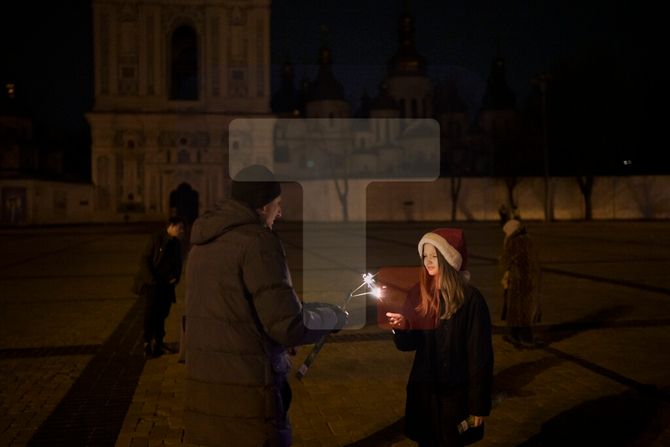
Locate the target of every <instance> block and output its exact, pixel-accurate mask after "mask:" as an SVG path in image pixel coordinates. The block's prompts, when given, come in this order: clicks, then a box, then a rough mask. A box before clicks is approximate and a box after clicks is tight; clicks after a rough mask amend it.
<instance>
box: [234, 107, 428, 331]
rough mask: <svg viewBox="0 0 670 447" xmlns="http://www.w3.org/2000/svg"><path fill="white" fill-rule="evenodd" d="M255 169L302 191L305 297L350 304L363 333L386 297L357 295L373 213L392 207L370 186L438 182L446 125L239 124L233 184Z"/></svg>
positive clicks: (402, 121) (353, 324) (380, 121)
mask: <svg viewBox="0 0 670 447" xmlns="http://www.w3.org/2000/svg"><path fill="white" fill-rule="evenodd" d="M251 165H263V166H265V167H267V168H268V169H269V170H270V171H272V172H273V173H274V175H275V178H276V179H277V180H279V181H281V182H294V183H298V184H299V185H300V187H301V193H302V216H298V218H299V219H300V220H301V221H302V231H303V234H302V246H301V250H302V255H303V272H302V281H303V299H304V300H305V301H306V302H310V301H320V302H329V303H332V304H337V305H343V304H344V302H345V300H346V302H347V310H348V311H349V314H350V320H349V324H348V326H347V327H348V328H353V329H357V328H361V327H363V326H364V325H365V324H366V320H365V314H366V301H367V300H368V299H373V300H374V299H383V292H382V293H381V296H369V294H363V295H360V296H357V297H354V298H352V297H351V296H350V295H351V290H352V289H354V288H356V287H357V286H358V285H359V283H360V282H361V275H362V274H364V273H366V272H368V266H367V265H366V255H365V246H366V233H365V228H366V210H367V209H368V207H369V206H384V203H378V204H368V203H366V190H367V187H368V185H369V184H370V183H372V182H403V181H405V182H417V181H433V180H435V179H437V178H438V177H439V173H440V129H439V124H438V123H437V122H436V121H435V120H432V119H406V118H370V119H348V118H310V119H301V118H289V119H273V118H248V119H236V120H234V121H232V122H231V124H230V128H229V170H230V176H231V178H234V177H235V175H236V174H237V173H238V172H239V171H240V170H241V169H243V168H245V167H247V166H251ZM247 180H250V181H263V180H265V179H262V178H258V179H247ZM388 200H393V198H392V197H389V198H388ZM285 214H290V210H286V211H285Z"/></svg>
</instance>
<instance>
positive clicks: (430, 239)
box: [418, 228, 470, 279]
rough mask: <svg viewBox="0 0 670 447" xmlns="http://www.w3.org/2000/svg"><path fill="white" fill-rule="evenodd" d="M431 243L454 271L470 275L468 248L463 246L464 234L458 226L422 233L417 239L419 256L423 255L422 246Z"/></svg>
mask: <svg viewBox="0 0 670 447" xmlns="http://www.w3.org/2000/svg"><path fill="white" fill-rule="evenodd" d="M425 244H431V245H433V246H434V247H435V248H436V249H437V251H439V252H440V253H441V254H442V256H444V259H446V260H447V262H448V263H449V265H450V266H452V267H453V268H454V269H455V270H456V271H460V272H462V273H463V275H464V276H465V277H466V279H467V278H469V276H470V272H468V271H467V269H468V249H467V247H466V246H465V234H464V233H463V230H462V229H460V228H438V229H436V230H433V231H431V232H430V233H426V234H424V235H423V237H422V238H421V240H420V241H419V246H418V248H419V257H423V246H424V245H425Z"/></svg>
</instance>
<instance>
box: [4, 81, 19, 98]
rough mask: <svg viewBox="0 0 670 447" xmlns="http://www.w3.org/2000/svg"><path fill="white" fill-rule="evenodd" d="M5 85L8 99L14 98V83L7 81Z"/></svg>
mask: <svg viewBox="0 0 670 447" xmlns="http://www.w3.org/2000/svg"><path fill="white" fill-rule="evenodd" d="M5 87H6V88H7V97H9V99H14V95H16V85H14V84H13V83H12V82H8V83H7V84H5Z"/></svg>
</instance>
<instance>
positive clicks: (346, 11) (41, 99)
mask: <svg viewBox="0 0 670 447" xmlns="http://www.w3.org/2000/svg"><path fill="white" fill-rule="evenodd" d="M638 3H639V2H633V1H631V2H623V1H619V2H614V1H605V0H589V1H583V2H565V1H545V2H541V1H529V0H526V1H521V0H508V1H488V2H483V1H459V2H454V1H445V0H442V1H430V0H411V1H410V2H409V5H410V10H411V13H412V15H413V16H414V18H415V26H416V30H417V35H416V41H417V49H418V51H419V53H420V54H422V55H423V56H424V57H425V58H426V61H427V66H428V74H429V76H431V77H432V78H433V79H435V80H444V79H446V78H450V79H453V80H455V81H456V82H457V84H458V85H459V88H460V89H461V91H462V92H463V93H462V95H463V96H464V98H463V99H465V100H466V102H468V103H469V104H470V105H471V107H477V104H478V101H479V99H480V97H481V95H482V94H483V89H484V87H485V83H486V77H487V75H488V71H489V68H490V65H491V62H492V60H493V58H494V57H495V56H496V52H497V49H498V48H500V50H501V53H502V55H503V56H504V57H505V60H506V65H507V77H508V82H509V84H510V86H511V88H512V90H513V91H514V92H515V93H516V96H517V102H518V103H519V105H520V106H521V105H523V103H524V101H525V100H526V98H527V97H528V96H529V95H531V94H532V90H533V85H532V83H531V79H532V78H533V76H535V75H536V74H538V73H540V72H542V71H550V72H551V71H559V72H560V71H561V70H564V69H565V67H569V70H572V73H573V77H574V76H575V75H574V73H578V74H579V75H580V76H581V74H582V73H583V79H584V80H585V84H588V83H592V84H599V85H601V90H602V89H605V88H606V89H607V90H606V91H605V92H600V93H599V97H602V96H605V97H607V98H608V101H610V100H611V107H619V108H620V113H619V115H623V116H625V117H627V118H625V119H624V122H626V123H628V128H629V134H630V135H628V137H627V138H626V141H629V142H630V144H631V145H635V148H632V147H631V148H629V150H630V152H631V154H626V155H623V154H622V156H629V157H637V158H638V159H640V160H644V161H645V163H646V164H647V165H648V166H653V167H654V169H655V171H658V170H659V168H658V166H659V165H658V163H654V157H655V156H656V155H655V154H658V153H659V151H658V150H652V148H651V146H653V145H654V144H656V140H655V135H656V133H657V131H658V128H659V127H660V126H658V125H657V124H659V125H660V119H659V117H658V116H657V115H656V113H655V111H654V110H652V108H651V107H652V106H657V105H658V102H659V101H658V99H657V96H658V95H659V92H658V91H659V89H660V88H661V86H662V85H663V84H662V83H661V82H660V76H661V74H662V73H661V72H660V71H659V66H660V62H658V60H659V57H660V55H661V54H662V52H661V51H660V47H661V44H660V40H659V39H658V37H657V36H658V35H660V23H659V22H660V20H661V19H660V17H661V15H660V14H655V13H654V12H653V11H650V10H646V9H645V8H644V7H643V6H637V5H638ZM404 4H405V2H404V1H402V0H376V1H363V0H356V1H351V0H337V1H332V0H319V1H314V0H290V1H288V0H275V1H273V4H272V22H271V23H272V33H271V39H272V63H273V67H272V75H273V89H276V88H277V85H278V83H277V79H278V72H279V65H280V64H281V63H282V62H283V61H284V60H285V58H286V56H287V55H289V56H290V58H291V60H292V61H293V63H294V65H295V68H296V70H295V73H296V78H297V79H296V81H298V80H299V79H300V78H302V77H303V76H307V77H308V78H313V76H314V70H315V67H314V64H315V63H316V60H317V56H318V48H319V46H320V45H321V42H322V32H321V29H322V27H323V26H325V27H326V29H327V30H328V31H327V37H326V39H327V42H328V43H329V45H330V46H331V48H332V50H333V56H334V64H335V65H334V70H335V74H336V76H337V77H338V79H340V81H342V83H343V84H344V86H345V91H346V94H347V97H348V99H349V101H350V102H352V103H353V104H354V106H356V105H357V103H358V101H359V98H360V96H361V95H362V93H363V92H364V91H367V92H368V94H370V95H371V96H374V95H375V94H376V93H377V88H378V85H379V82H380V81H381V80H382V79H383V77H384V75H385V74H386V71H387V64H388V60H389V59H390V57H391V56H392V55H393V54H394V52H395V49H396V46H397V26H398V19H399V17H400V15H401V12H402V10H403V6H404ZM90 9H91V7H90V2H83V1H62V2H45V3H42V2H31V3H29V2H8V3H7V4H5V5H3V8H2V11H1V12H0V14H1V16H0V51H1V54H2V57H1V60H0V80H2V82H3V85H4V83H5V82H6V80H8V79H12V80H14V81H15V82H16V84H17V91H18V97H19V99H20V100H21V103H22V104H23V105H24V106H25V107H26V109H27V110H28V112H29V113H30V114H31V115H32V116H33V117H34V119H35V126H36V138H37V139H38V143H39V144H40V145H41V146H49V147H52V148H53V147H56V146H67V147H66V148H65V149H66V151H67V153H68V154H69V159H70V161H71V163H73V165H74V169H75V170H76V171H77V172H78V175H80V176H84V177H85V176H87V175H88V174H87V172H85V171H86V169H88V158H87V155H86V154H84V155H81V154H83V153H85V152H86V150H87V147H88V145H89V144H90V136H89V135H88V134H87V126H86V125H85V119H84V116H83V114H84V113H85V112H86V111H88V110H90V109H91V107H92V103H93V99H92V91H93V83H92V66H91V59H92V45H91V11H90ZM35 14H37V17H34V15H35ZM657 25H659V26H657ZM601 81H603V82H601ZM585 91H587V92H588V91H589V88H588V87H587V88H586V89H585ZM607 92H611V94H608V93H607ZM621 92H624V95H623V96H621V95H622V93H621ZM586 96H588V94H586ZM597 96H598V95H597ZM607 107H608V108H611V107H610V105H609V104H608V106H607ZM621 150H625V148H624V149H621ZM666 171H667V169H666Z"/></svg>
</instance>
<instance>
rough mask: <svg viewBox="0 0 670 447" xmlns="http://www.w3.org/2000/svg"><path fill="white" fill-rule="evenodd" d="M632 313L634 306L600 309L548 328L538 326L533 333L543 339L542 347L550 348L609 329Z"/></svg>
mask: <svg viewBox="0 0 670 447" xmlns="http://www.w3.org/2000/svg"><path fill="white" fill-rule="evenodd" d="M632 311H633V307H632V306H614V307H609V308H606V309H599V310H597V311H595V312H591V313H590V314H588V315H586V316H584V317H582V318H579V319H577V320H573V321H566V322H564V323H559V324H554V325H548V326H537V327H535V328H534V329H533V332H534V333H535V334H536V335H537V336H538V337H539V338H540V339H541V341H542V346H548V345H550V344H552V343H557V342H559V341H561V340H565V339H566V338H570V337H572V336H574V335H577V334H578V333H580V332H584V331H588V330H591V329H597V328H602V327H608V326H610V325H611V323H612V321H614V320H616V319H618V318H621V317H624V316H626V315H628V314H630V313H631V312H632Z"/></svg>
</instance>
